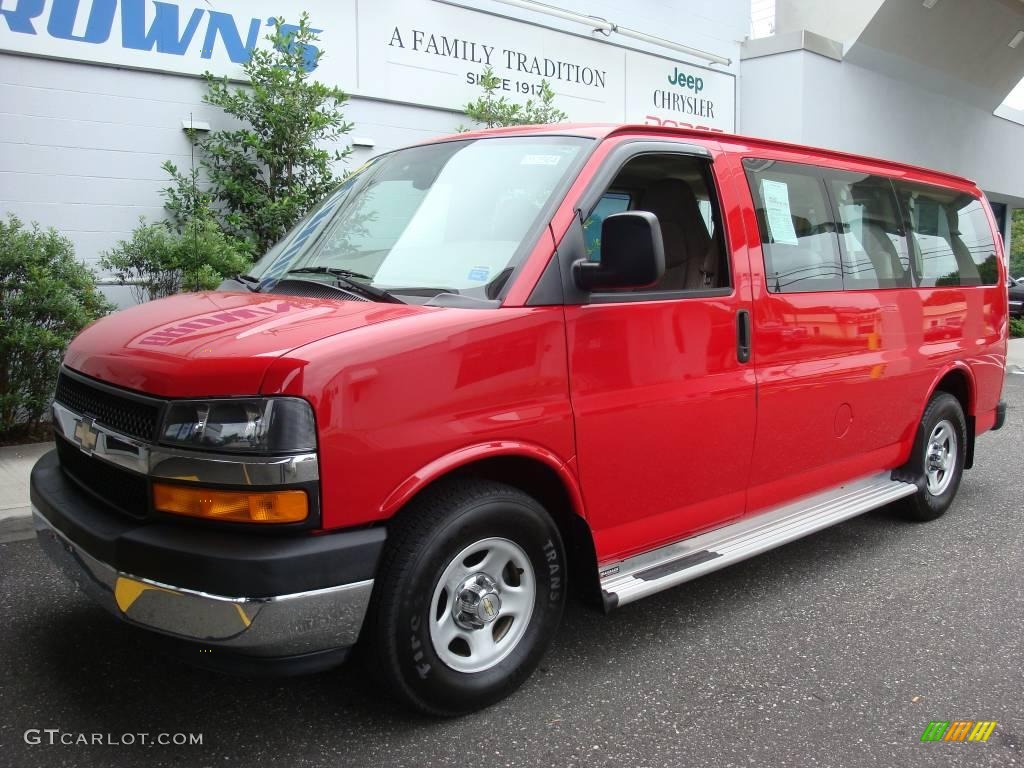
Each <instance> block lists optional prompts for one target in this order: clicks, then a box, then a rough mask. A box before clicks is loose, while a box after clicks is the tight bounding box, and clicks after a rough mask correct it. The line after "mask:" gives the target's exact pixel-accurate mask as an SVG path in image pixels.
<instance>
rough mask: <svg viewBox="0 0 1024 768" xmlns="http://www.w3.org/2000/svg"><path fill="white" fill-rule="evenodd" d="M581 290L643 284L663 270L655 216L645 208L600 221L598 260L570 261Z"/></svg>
mask: <svg viewBox="0 0 1024 768" xmlns="http://www.w3.org/2000/svg"><path fill="white" fill-rule="evenodd" d="M572 274H573V278H574V279H575V280H576V285H578V286H579V287H580V288H582V289H583V290H585V291H594V290H601V289H604V290H613V289H616V288H620V289H621V288H643V287H645V286H648V285H653V284H654V283H656V282H658V279H659V278H660V277H661V276H662V275H663V274H665V246H664V244H663V243H662V241H661V225H660V224H658V217H657V216H655V215H654V214H653V213H650V212H648V211H625V212H624V213H614V214H612V215H611V216H609V217H608V218H606V219H605V220H604V221H603V222H602V223H601V261H599V262H598V261H587V260H586V259H579V260H577V261H575V262H574V263H573V265H572Z"/></svg>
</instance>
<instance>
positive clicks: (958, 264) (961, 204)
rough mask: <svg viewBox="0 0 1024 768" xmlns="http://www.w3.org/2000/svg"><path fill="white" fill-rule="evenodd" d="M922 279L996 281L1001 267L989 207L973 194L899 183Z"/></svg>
mask: <svg viewBox="0 0 1024 768" xmlns="http://www.w3.org/2000/svg"><path fill="white" fill-rule="evenodd" d="M898 189H899V191H900V197H901V203H902V205H903V206H904V209H905V210H906V211H907V215H908V217H909V219H910V226H911V232H912V237H911V248H912V251H913V257H914V267H915V271H916V272H917V275H918V280H919V284H920V285H921V286H922V287H925V288H929V287H933V286H946V285H956V286H971V285H996V284H997V283H998V282H999V266H998V263H997V257H996V247H995V242H994V240H993V238H992V229H991V228H990V226H989V222H988V216H987V215H986V213H985V207H984V205H983V204H982V202H981V201H980V200H978V199H977V198H975V197H971V196H970V195H966V194H962V193H958V192H956V191H955V190H947V189H942V188H939V187H929V186H926V185H923V184H911V183H908V182H899V183H898Z"/></svg>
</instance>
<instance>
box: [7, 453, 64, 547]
mask: <svg viewBox="0 0 1024 768" xmlns="http://www.w3.org/2000/svg"><path fill="white" fill-rule="evenodd" d="M52 448H53V443H33V444H31V445H12V446H10V447H6V448H0V543H3V542H5V541H14V540H16V539H22V538H25V536H26V535H27V534H28V533H29V532H30V531H31V529H32V518H31V517H30V514H31V511H32V508H31V503H30V501H29V498H28V476H29V472H31V471H32V465H33V464H35V463H36V460H37V459H38V458H39V457H40V456H42V455H43V454H44V453H46V452H47V451H49V450H51V449H52Z"/></svg>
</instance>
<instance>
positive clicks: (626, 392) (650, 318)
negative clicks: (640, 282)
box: [559, 142, 755, 561]
mask: <svg viewBox="0 0 1024 768" xmlns="http://www.w3.org/2000/svg"><path fill="white" fill-rule="evenodd" d="M602 174H603V175H602ZM594 185H595V186H594V187H593V188H592V189H591V190H590V191H589V192H588V193H585V194H584V198H585V199H584V200H583V201H582V203H581V205H580V211H581V217H580V218H581V219H582V221H583V223H582V225H581V224H580V220H577V221H576V222H575V223H574V224H573V228H572V229H570V230H569V233H568V234H567V235H566V237H565V239H564V241H563V243H562V245H561V246H560V248H559V256H560V261H561V262H562V264H563V275H566V274H568V273H567V272H566V271H565V267H564V265H565V264H566V263H571V261H572V260H574V259H575V258H576V257H577V255H578V254H580V253H581V252H583V253H585V254H586V258H589V259H591V260H598V259H600V255H601V247H600V231H601V219H602V217H603V216H606V215H608V214H610V213H615V212H619V211H623V210H642V211H650V212H651V213H653V214H655V215H656V216H657V217H658V221H659V224H660V226H661V232H662V239H663V241H664V245H665V257H666V272H665V275H664V276H663V277H662V279H661V280H659V281H658V283H657V284H655V285H654V286H651V287H650V288H647V289H643V290H630V291H618V292H609V293H592V294H581V293H580V291H579V289H578V288H576V286H575V284H574V283H572V282H571V278H570V279H569V280H566V281H565V282H568V283H570V284H569V285H567V286H566V294H567V297H566V304H567V306H566V308H565V313H566V333H567V342H568V354H569V377H570V382H569V383H570V395H571V399H572V407H573V412H574V416H575V426H576V447H577V459H578V470H579V474H580V478H581V485H582V488H583V494H584V499H585V503H586V508H587V516H588V520H589V522H590V525H591V527H592V529H593V531H594V535H595V540H596V545H597V554H598V558H599V560H601V561H607V560H609V559H615V558H617V557H622V556H625V555H628V554H632V553H635V552H639V551H643V550H646V549H650V548H652V547H654V546H657V545H659V544H663V543H668V542H670V541H674V540H678V539H680V538H683V537H686V536H689V535H693V534H696V533H699V532H701V531H704V530H707V529H711V528H715V527H718V526H721V525H723V524H725V523H727V522H729V521H730V520H733V519H735V518H737V517H740V516H741V515H742V514H743V512H744V504H745V494H746V485H747V479H748V477H747V475H748V470H749V465H750V457H751V451H752V447H753V440H754V422H755V383H754V374H753V370H752V368H751V366H750V364H749V362H748V359H749V353H742V352H740V353H739V354H738V348H737V340H738V328H741V329H743V330H744V332H746V329H748V328H749V324H748V323H749V316H750V298H749V295H747V292H748V291H749V287H748V284H749V281H748V280H747V279H746V278H745V275H746V265H745V263H743V262H745V256H744V257H743V259H742V260H737V259H733V258H732V257H731V255H730V252H729V249H728V247H727V242H728V241H727V238H726V232H725V231H724V227H723V216H722V210H721V207H720V205H719V195H718V192H717V189H718V184H717V183H716V180H715V177H714V173H713V167H712V163H711V159H710V154H709V153H708V152H707V150H705V149H703V148H701V147H692V146H691V147H689V149H687V145H678V144H675V143H672V142H633V143H624V144H623V145H620V146H619V147H618V148H617V149H616V150H613V151H612V153H611V155H610V156H609V157H608V159H607V160H606V161H605V165H604V166H603V170H602V171H599V173H598V178H597V179H595V182H594ZM737 285H742V286H744V289H743V292H741V291H740V290H738V289H737V288H736V286H737Z"/></svg>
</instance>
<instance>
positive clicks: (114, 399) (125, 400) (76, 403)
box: [54, 371, 160, 442]
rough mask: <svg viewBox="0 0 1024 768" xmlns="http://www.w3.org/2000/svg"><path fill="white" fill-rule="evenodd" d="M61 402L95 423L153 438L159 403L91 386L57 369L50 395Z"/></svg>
mask: <svg viewBox="0 0 1024 768" xmlns="http://www.w3.org/2000/svg"><path fill="white" fill-rule="evenodd" d="M54 400H56V401H57V402H58V403H60V404H61V405H66V406H67V407H68V408H70V409H71V410H72V411H75V412H77V413H81V414H85V415H86V416H91V417H92V418H94V419H95V420H96V421H97V423H99V424H102V425H103V426H105V427H107V428H108V429H112V430H114V431H115V432H120V433H122V434H124V435H130V436H131V437H136V438H138V439H139V440H145V441H146V442H152V441H154V440H155V439H156V433H157V428H158V426H159V425H158V421H159V419H160V406H159V405H157V404H156V403H151V402H145V401H143V400H141V399H136V398H133V397H132V396H130V395H128V394H125V395H120V394H116V393H114V392H110V391H109V390H107V389H101V388H100V387H97V386H93V385H91V384H89V383H87V382H85V381H82V380H81V379H78V378H74V377H71V376H69V375H68V374H67V373H65V372H63V371H62V372H61V374H60V376H59V377H58V378H57V392H56V394H55V395H54Z"/></svg>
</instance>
